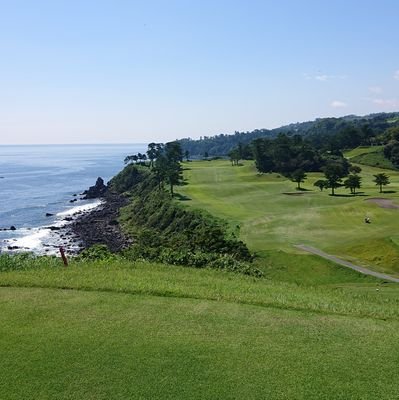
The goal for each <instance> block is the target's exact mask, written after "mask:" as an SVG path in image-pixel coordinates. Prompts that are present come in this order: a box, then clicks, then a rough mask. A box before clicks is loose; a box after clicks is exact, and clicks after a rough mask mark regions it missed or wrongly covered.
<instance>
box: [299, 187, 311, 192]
mask: <svg viewBox="0 0 399 400" xmlns="http://www.w3.org/2000/svg"><path fill="white" fill-rule="evenodd" d="M295 190H298V191H299V192H313V190H312V189H305V188H295Z"/></svg>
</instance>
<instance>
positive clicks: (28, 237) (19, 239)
mask: <svg viewBox="0 0 399 400" xmlns="http://www.w3.org/2000/svg"><path fill="white" fill-rule="evenodd" d="M101 204H103V201H101V200H95V201H93V202H92V203H87V204H81V205H79V206H75V207H72V208H70V209H68V210H65V211H61V212H59V213H57V214H56V218H57V219H56V220H55V221H54V223H53V224H52V225H51V226H55V227H57V228H62V227H64V226H66V225H68V224H70V223H71V221H65V217H73V216H74V215H76V214H77V213H79V214H81V213H85V212H88V211H92V210H94V209H95V208H97V207H98V206H99V205H101ZM15 234H16V236H15V237H13V238H9V239H5V240H3V243H0V248H2V250H5V251H9V250H10V249H9V246H11V247H15V248H14V249H11V250H12V251H16V252H20V251H32V252H34V253H36V254H57V253H58V246H59V245H62V241H61V240H60V237H59V236H58V233H57V231H53V230H51V229H50V226H43V227H39V228H31V229H27V228H21V229H17V230H16V231H15ZM70 247H71V248H75V245H74V244H73V243H70Z"/></svg>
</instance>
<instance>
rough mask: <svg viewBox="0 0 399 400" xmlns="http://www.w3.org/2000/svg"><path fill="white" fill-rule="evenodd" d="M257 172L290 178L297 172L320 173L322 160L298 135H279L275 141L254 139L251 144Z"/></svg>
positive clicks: (315, 150)
mask: <svg viewBox="0 0 399 400" xmlns="http://www.w3.org/2000/svg"><path fill="white" fill-rule="evenodd" d="M251 147H252V152H253V156H254V159H255V165H256V168H257V169H258V171H259V172H280V173H282V174H283V175H286V176H290V175H291V174H292V173H293V172H295V171H297V170H303V171H305V172H308V171H320V168H321V167H322V166H323V158H322V157H321V155H320V153H319V151H318V150H317V149H315V148H314V147H313V146H312V145H311V144H310V143H309V142H308V141H307V140H305V139H303V138H302V137H301V136H299V135H295V136H293V137H289V136H287V135H285V134H280V135H279V136H278V137H277V138H276V139H273V140H272V139H268V138H266V139H256V140H254V141H253V142H252V143H251Z"/></svg>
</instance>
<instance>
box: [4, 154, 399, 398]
mask: <svg viewBox="0 0 399 400" xmlns="http://www.w3.org/2000/svg"><path fill="white" fill-rule="evenodd" d="M362 168H363V172H362V176H363V177H364V188H363V189H362V190H363V191H364V193H363V194H364V195H365V196H347V194H348V193H347V190H344V189H339V190H338V191H337V193H338V194H341V195H343V194H345V196H342V197H340V196H337V197H331V196H329V195H328V193H326V192H320V191H319V190H318V189H317V190H314V188H313V186H312V184H313V182H314V181H315V180H316V179H319V178H320V176H321V175H320V174H310V175H309V179H308V180H307V181H306V182H305V184H304V185H303V186H304V188H305V189H308V191H305V192H303V193H304V194H301V195H288V194H284V193H296V191H295V185H296V184H295V183H293V182H290V181H288V180H287V179H285V178H284V177H282V176H279V175H276V174H270V175H257V174H256V172H255V170H254V167H253V165H252V164H251V163H250V162H245V164H244V166H242V167H231V165H230V163H229V162H228V161H223V160H220V161H211V162H192V163H190V169H189V170H186V171H185V177H186V179H187V180H188V185H185V186H182V187H180V188H179V189H178V190H179V192H180V193H181V194H182V195H184V196H187V197H188V198H190V199H191V200H188V201H182V202H181V204H185V206H186V207H194V208H197V207H199V208H205V209H207V210H208V211H210V212H211V213H212V214H214V215H215V216H218V217H223V218H226V220H227V221H228V223H229V225H230V227H231V229H232V230H233V231H235V232H236V234H238V235H239V236H240V237H241V238H242V239H244V240H245V241H246V243H247V244H248V246H249V247H250V248H251V250H252V251H254V252H255V253H256V254H257V258H256V261H255V263H256V265H257V266H258V267H259V268H262V269H263V271H264V272H265V278H261V279H257V278H253V277H249V276H244V275H240V274H234V273H229V272H224V271H219V270H211V269H193V268H184V267H179V266H167V265H161V264H154V263H148V262H142V261H136V262H131V261H127V260H124V259H122V258H118V257H116V258H114V259H113V260H111V261H97V262H78V261H76V260H72V262H71V264H70V266H69V267H67V268H64V267H63V266H62V264H61V262H60V260H55V259H37V260H30V259H23V258H13V259H7V258H5V257H0V315H1V318H0V360H1V368H0V398H1V400H9V399H10V400H11V399H18V400H20V399H96V400H101V399H185V400H186V399H271V400H273V399H306V400H308V399H345V400H346V399H396V398H397V393H398V392H399V383H398V382H397V379H396V377H397V374H398V362H399V358H398V354H399V344H398V343H399V296H398V294H399V292H398V290H399V286H398V285H396V284H393V283H384V282H382V281H380V280H377V279H374V278H372V277H369V276H365V275H361V274H359V273H357V272H355V271H352V270H349V269H347V268H345V267H340V266H338V265H335V264H333V263H331V262H328V261H326V260H323V259H321V258H319V257H316V256H313V255H309V254H304V253H302V252H300V251H298V250H296V249H295V248H294V247H293V244H296V243H305V244H310V245H313V246H315V247H319V248H321V249H323V250H325V251H328V252H330V253H333V254H336V255H339V256H342V257H345V258H348V259H351V260H355V261H356V262H360V263H363V264H365V265H369V264H370V265H373V266H375V267H376V268H377V269H379V270H381V271H384V272H389V273H391V274H393V275H398V273H399V267H398V263H397V260H399V258H397V256H398V245H399V235H398V233H397V230H396V229H397V218H398V215H399V214H398V213H399V210H395V209H381V208H379V207H378V206H377V205H375V204H372V203H369V202H366V201H364V200H365V199H366V198H367V196H368V197H387V198H390V199H392V201H394V202H396V203H397V204H399V199H398V196H399V194H398V193H396V192H397V191H399V173H398V172H392V173H391V172H390V173H389V175H390V176H391V182H392V184H391V185H390V186H389V187H388V188H387V190H389V191H391V192H392V193H383V194H382V195H381V194H379V193H378V189H377V187H376V186H375V185H374V183H373V182H372V178H373V174H375V173H378V172H380V170H379V169H376V168H372V167H362ZM365 215H369V216H370V217H371V220H372V223H371V224H370V225H366V224H364V222H363V218H364V216H365Z"/></svg>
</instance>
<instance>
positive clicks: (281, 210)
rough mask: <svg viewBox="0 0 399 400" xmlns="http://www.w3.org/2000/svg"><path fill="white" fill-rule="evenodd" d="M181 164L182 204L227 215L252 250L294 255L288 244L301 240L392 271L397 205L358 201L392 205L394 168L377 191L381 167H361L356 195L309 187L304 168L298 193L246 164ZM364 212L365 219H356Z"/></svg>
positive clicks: (397, 198) (398, 255)
mask: <svg viewBox="0 0 399 400" xmlns="http://www.w3.org/2000/svg"><path fill="white" fill-rule="evenodd" d="M187 165H188V169H187V170H186V171H185V177H186V179H187V182H188V185H185V186H182V187H180V188H179V189H178V190H179V193H180V194H181V195H182V196H185V198H189V199H190V200H188V201H185V202H184V204H186V205H187V206H191V207H199V208H204V209H206V210H208V211H209V212H211V213H212V214H214V215H216V216H220V217H223V218H225V219H227V220H228V221H230V224H231V226H232V229H237V227H240V229H239V232H238V233H239V235H240V237H241V238H242V239H243V240H244V241H245V242H246V243H247V245H248V246H249V247H250V249H251V250H252V251H255V252H257V253H259V254H263V253H264V252H268V251H273V250H274V251H277V250H283V251H284V252H285V253H288V254H292V255H296V254H298V252H297V251H296V250H295V249H294V248H293V245H295V244H299V243H303V244H307V245H311V246H314V247H318V248H320V249H322V250H324V251H326V252H328V253H331V254H335V255H337V256H340V257H343V258H346V259H349V260H351V261H354V262H356V263H359V264H361V265H364V266H367V267H369V268H372V269H373V268H374V269H376V270H378V271H381V272H384V273H388V274H392V275H395V276H399V262H398V261H399V245H398V243H399V240H398V237H399V236H398V233H397V224H398V216H399V211H398V209H386V208H385V209H384V208H381V207H379V206H378V205H377V204H374V203H371V202H368V201H366V200H367V199H368V198H372V197H383V198H389V199H391V200H392V201H393V203H394V204H399V193H398V192H399V173H398V172H397V171H389V175H390V180H391V184H390V185H389V186H388V187H386V189H385V192H384V193H382V194H380V193H379V191H378V188H377V187H376V185H375V183H374V182H373V178H374V177H373V175H375V174H377V173H379V172H382V171H383V170H381V169H379V168H373V167H369V166H362V169H363V170H362V173H361V176H362V179H363V181H362V189H361V193H359V194H358V195H357V196H352V195H350V193H349V191H348V190H347V189H344V188H342V189H339V190H337V196H334V197H333V196H330V195H329V193H328V192H326V191H323V192H320V191H319V190H318V189H316V188H315V187H314V186H313V183H314V182H315V181H316V180H317V179H321V178H322V174H320V173H313V174H309V175H308V179H307V181H306V182H305V183H304V184H303V187H304V189H306V190H305V191H303V192H298V191H296V190H295V183H293V182H291V181H289V180H288V179H286V178H284V177H283V176H280V175H278V174H262V175H261V174H257V173H256V170H255V168H254V166H253V162H245V163H244V165H243V166H240V167H232V166H231V164H230V163H229V162H228V161H212V162H192V163H189V164H187ZM298 193H300V194H298ZM366 215H367V216H369V217H370V218H371V221H372V223H371V224H370V225H366V224H364V217H365V216H366ZM376 243H378V245H376ZM371 249H372V250H371ZM386 254H389V257H386V256H385V255H386ZM322 262H323V261H320V263H322ZM294 263H295V262H294ZM291 264H293V263H291Z"/></svg>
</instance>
